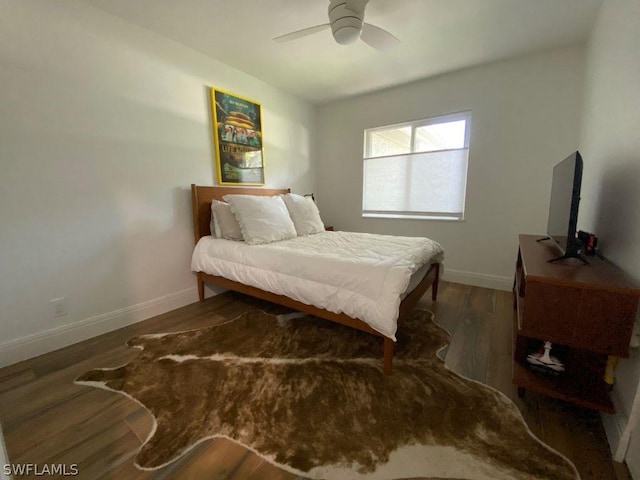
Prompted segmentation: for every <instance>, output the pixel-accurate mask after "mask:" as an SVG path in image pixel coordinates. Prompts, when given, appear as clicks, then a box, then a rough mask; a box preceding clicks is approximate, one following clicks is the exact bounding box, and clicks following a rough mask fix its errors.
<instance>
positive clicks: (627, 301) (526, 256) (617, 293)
mask: <svg viewBox="0 0 640 480" xmlns="http://www.w3.org/2000/svg"><path fill="white" fill-rule="evenodd" d="M541 237H542V236H541V235H520V236H519V251H518V260H517V263H516V274H515V282H514V307H515V308H516V309H517V322H516V323H515V325H514V363H513V383H514V384H516V385H517V386H518V393H519V395H521V396H522V395H524V393H525V390H527V389H529V390H533V391H536V392H539V393H543V394H545V395H549V396H552V397H556V398H560V399H562V400H566V401H569V402H573V403H575V404H578V405H581V406H584V407H588V408H594V409H597V410H600V411H604V412H609V413H612V412H613V404H612V402H611V399H610V398H609V393H608V385H607V383H606V382H605V381H604V372H605V366H606V362H607V358H608V356H609V355H612V356H617V357H627V356H628V349H629V340H630V338H631V332H632V329H633V323H634V320H635V316H636V311H637V308H638V300H639V299H640V288H639V287H638V286H637V285H635V284H634V283H633V282H632V281H631V279H630V278H629V277H628V276H627V275H626V274H625V273H624V272H623V271H622V270H620V269H619V268H617V267H616V266H615V265H613V264H612V263H611V262H609V261H607V260H605V259H601V258H599V257H597V256H589V257H587V260H588V261H589V264H587V265H585V264H583V263H582V262H581V261H580V260H579V259H575V258H571V259H566V260H563V261H560V262H555V263H549V262H548V260H550V259H552V258H554V257H557V256H558V250H557V248H556V247H555V246H554V245H553V243H552V241H551V240H545V241H537V240H538V239H540V238H541ZM543 341H550V342H552V343H553V348H552V351H551V353H552V355H554V349H555V352H557V355H558V358H559V359H560V360H562V362H563V363H564V367H565V371H564V372H562V373H559V374H557V375H551V374H549V373H541V372H539V371H535V370H534V369H532V367H531V365H530V364H529V363H528V362H527V355H528V354H530V353H532V352H534V351H535V350H536V349H540V348H541V347H542V344H543ZM534 368H535V367H534Z"/></svg>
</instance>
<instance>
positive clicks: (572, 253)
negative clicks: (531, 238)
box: [536, 236, 589, 265]
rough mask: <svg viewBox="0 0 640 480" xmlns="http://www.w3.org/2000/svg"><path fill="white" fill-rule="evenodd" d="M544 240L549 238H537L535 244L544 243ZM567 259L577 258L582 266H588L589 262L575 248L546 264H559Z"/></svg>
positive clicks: (549, 238)
mask: <svg viewBox="0 0 640 480" xmlns="http://www.w3.org/2000/svg"><path fill="white" fill-rule="evenodd" d="M545 240H551V237H549V236H546V237H541V238H537V239H536V242H544V241H545ZM567 258H577V259H578V260H580V261H581V262H582V263H583V264H585V265H589V261H588V260H587V259H586V258H584V256H583V255H582V254H581V253H580V250H579V249H576V248H572V249H571V250H569V251H566V252H565V253H564V254H563V255H560V256H559V257H555V258H551V259H549V260H547V262H549V263H554V262H560V261H562V260H566V259H567Z"/></svg>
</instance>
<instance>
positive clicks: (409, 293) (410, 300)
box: [191, 185, 441, 374]
mask: <svg viewBox="0 0 640 480" xmlns="http://www.w3.org/2000/svg"><path fill="white" fill-rule="evenodd" d="M289 192H290V191H289V190H288V189H268V188H246V187H212V186H198V185H191V195H192V205H193V218H194V235H195V243H196V249H195V250H194V260H193V262H192V269H193V270H194V271H196V274H197V284H198V295H199V299H200V301H201V302H203V301H204V286H205V284H210V285H214V286H217V287H222V288H226V289H229V290H233V291H237V292H240V293H243V294H247V295H250V296H253V297H256V298H260V299H263V300H267V301H269V302H272V303H276V304H279V305H283V306H285V307H288V308H291V309H294V310H297V311H300V312H304V313H307V314H311V315H315V316H317V317H320V318H323V319H326V320H330V321H333V322H336V323H339V324H342V325H346V326H348V327H352V328H355V329H358V330H361V331H363V332H367V333H369V334H372V335H376V336H378V337H380V338H381V339H382V342H381V344H382V356H383V371H384V373H385V374H391V372H392V364H393V349H394V341H395V337H394V335H393V333H394V332H395V328H396V327H397V328H400V327H401V325H402V321H403V320H404V319H405V318H406V317H407V316H408V314H409V313H410V312H411V310H412V309H413V308H414V307H415V305H416V304H417V302H418V300H420V298H421V297H422V296H423V295H424V294H425V293H426V291H427V290H428V289H429V287H431V297H432V299H433V300H434V301H435V300H436V298H437V293H438V280H439V275H440V259H441V255H434V256H433V258H430V259H429V261H427V262H425V263H424V265H423V266H422V267H421V268H420V269H419V270H418V271H416V272H414V274H413V275H412V276H411V279H410V281H409V283H408V287H406V291H403V292H402V293H401V295H400V296H399V298H398V299H397V301H396V302H395V303H394V304H393V308H394V309H396V308H397V311H394V312H393V315H390V314H389V312H388V311H387V312H386V313H385V312H382V314H383V315H386V316H393V317H394V320H393V321H394V329H393V330H389V329H385V328H383V327H381V326H380V325H378V324H376V323H375V322H372V321H371V320H370V319H368V318H367V317H366V316H365V315H360V317H362V318H365V319H367V320H368V321H363V320H362V319H360V318H359V315H357V314H354V313H352V314H351V315H349V314H347V313H345V311H349V308H348V307H349V303H345V304H344V307H345V308H340V309H336V308H333V307H331V308H322V307H320V306H318V305H323V303H322V302H318V301H315V302H313V300H307V299H306V298H305V299H304V300H305V301H299V300H297V299H295V298H291V297H298V298H299V296H298V295H296V294H295V293H294V294H278V293H274V291H277V290H278V289H274V288H264V289H263V288H259V287H258V286H256V285H250V284H249V283H255V282H251V281H249V280H247V277H239V276H238V275H235V274H233V273H232V272H229V273H227V272H225V271H224V269H222V270H221V269H219V268H209V267H208V264H207V263H206V262H205V261H200V260H198V261H196V259H197V258H199V257H197V255H202V253H198V251H199V250H200V251H206V250H205V249H206V248H207V245H206V244H207V243H209V244H213V243H215V246H216V247H217V250H218V251H219V252H228V254H229V255H239V256H241V257H242V256H243V255H244V258H248V257H247V254H246V250H247V249H253V250H251V252H252V253H253V252H256V254H255V255H251V257H252V258H254V259H259V258H261V257H260V254H261V253H262V257H266V256H268V257H269V258H270V259H271V261H272V262H275V261H278V259H279V258H280V259H281V258H283V257H282V255H284V253H283V251H284V250H285V248H284V244H285V242H288V241H285V242H276V243H282V244H279V245H274V246H273V247H267V246H262V245H260V246H252V245H242V244H243V243H244V242H232V241H230V240H222V239H212V237H211V230H210V228H211V227H210V221H211V202H212V200H223V197H224V196H225V195H238V194H240V195H261V196H262V195H268V196H273V195H283V194H286V193H289ZM358 235H359V236H363V237H367V235H369V237H370V238H371V239H373V240H375V239H376V237H379V236H375V235H371V234H353V233H342V232H335V233H332V232H327V233H319V234H316V235H309V236H308V237H314V238H313V239H306V238H303V237H300V238H299V239H295V240H294V241H293V242H292V244H291V247H296V248H307V247H306V246H305V245H302V246H301V244H303V243H308V242H309V241H315V242H321V243H322V242H324V243H325V244H326V243H327V242H330V243H335V242H337V241H338V240H341V238H345V239H346V240H351V239H353V238H354V237H355V236H358ZM389 238H393V239H398V241H400V240H402V239H404V240H405V241H409V239H408V238H406V237H389ZM412 240H418V239H412ZM216 242H217V243H216ZM436 245H437V244H436ZM286 246H287V248H288V247H289V245H288V244H287V245H286ZM255 247H261V248H255ZM268 248H271V250H268ZM316 248H317V247H316ZM292 252H294V249H292ZM292 254H293V253H292ZM334 257H335V255H334ZM256 261H258V260H256ZM323 262H324V260H323ZM326 262H327V266H326V267H325V268H331V267H332V266H333V264H332V263H331V262H333V263H334V264H336V265H337V263H339V259H336V258H330V259H327V260H326ZM210 263H211V262H210ZM281 263H282V262H281ZM289 263H292V264H296V263H297V259H296V260H295V261H293V262H289ZM194 265H195V267H194ZM353 265H354V264H353V263H352V266H353ZM259 266H261V265H259ZM336 268H337V267H336ZM207 272H209V273H207ZM212 272H215V274H212ZM307 272H310V274H309V276H310V277H313V274H314V273H315V272H313V271H312V270H309V269H307ZM242 278H244V279H245V281H238V279H240V280H242ZM312 280H313V279H312V278H310V279H309V280H308V281H312ZM304 281H306V280H301V281H299V282H298V283H300V284H302V283H304ZM261 286H263V285H261ZM269 290H273V291H269ZM286 293H289V292H286ZM344 301H345V300H343V302H344ZM311 302H313V303H315V304H312V303H311ZM381 303H382V302H381ZM336 312H340V313H336ZM396 317H397V320H395V318H396ZM372 325H373V327H372ZM374 327H375V328H374Z"/></svg>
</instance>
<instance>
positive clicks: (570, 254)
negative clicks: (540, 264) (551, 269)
mask: <svg viewBox="0 0 640 480" xmlns="http://www.w3.org/2000/svg"><path fill="white" fill-rule="evenodd" d="M567 258H577V259H578V260H580V261H581V262H582V263H583V264H585V265H589V262H588V261H587V259H586V258H584V256H583V255H582V254H581V253H580V252H566V253H565V254H564V255H560V256H559V257H555V258H552V259H550V260H547V262H549V263H554V262H560V261H561V260H566V259H567Z"/></svg>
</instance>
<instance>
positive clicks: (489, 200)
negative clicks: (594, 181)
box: [318, 47, 584, 289]
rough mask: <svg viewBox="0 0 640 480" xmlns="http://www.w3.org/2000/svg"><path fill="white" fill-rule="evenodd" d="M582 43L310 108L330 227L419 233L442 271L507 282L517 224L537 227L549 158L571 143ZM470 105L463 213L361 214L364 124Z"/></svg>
mask: <svg viewBox="0 0 640 480" xmlns="http://www.w3.org/2000/svg"><path fill="white" fill-rule="evenodd" d="M583 57H584V50H583V48H580V47H575V48H564V49H559V50H555V51H551V52H547V53H542V54H537V55H532V56H527V57H520V58H517V59H514V60H509V61H503V62H499V63H493V64H488V65H484V66H480V67H475V68H471V69H467V70H463V71H459V72H456V73H452V74H448V75H445V76H441V77H438V78H433V79H429V80H424V81H421V82H417V83H413V84H410V85H406V86H401V87H398V88H393V89H389V90H386V91H382V92H378V93H372V94H368V95H364V96H361V97H357V98H352V99H348V100H344V101H340V102H336V103H330V104H327V105H324V106H322V107H321V108H320V109H319V116H318V161H319V164H318V203H319V205H320V210H321V212H322V214H323V219H324V220H325V223H329V224H333V225H334V226H335V227H336V228H338V229H344V230H354V231H368V232H375V233H386V234H398V235H409V236H427V237H430V238H433V239H434V240H437V241H439V242H441V243H442V245H443V246H444V248H445V251H446V259H445V267H446V268H445V278H448V279H450V280H454V281H459V282H462V283H470V284H476V285H481V286H482V285H484V286H490V287H494V288H503V289H510V288H511V284H512V281H513V270H514V265H515V257H516V253H517V243H518V241H517V235H518V234H519V233H539V234H543V233H544V232H545V230H546V221H547V212H548V202H549V193H550V189H551V172H552V167H553V165H554V164H556V163H557V162H559V161H560V160H562V159H563V158H565V157H566V156H567V155H568V154H570V153H571V152H572V151H575V150H576V149H577V147H578V134H579V125H580V120H579V119H580V113H581V105H582V81H583V75H584V71H583V69H584V58H583ZM462 110H472V124H471V141H470V153H469V173H468V186H467V197H466V212H465V217H466V220H465V221H464V222H446V221H441V220H440V221H435V220H398V219H374V218H362V217H361V209H362V149H363V131H364V129H365V128H369V127H375V126H380V125H389V124H394V123H399V122H404V121H408V120H415V119H420V118H427V117H432V116H436V115H441V114H446V113H451V112H459V111H462Z"/></svg>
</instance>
